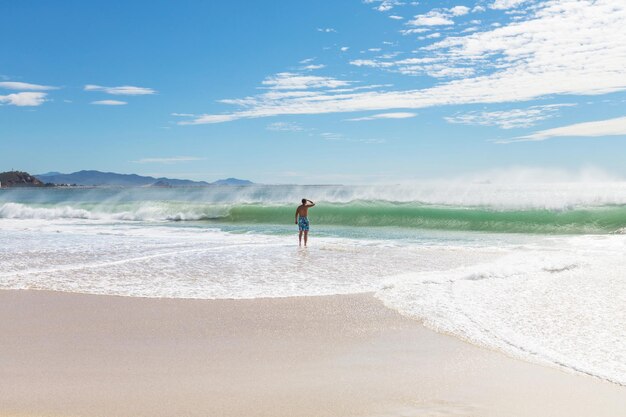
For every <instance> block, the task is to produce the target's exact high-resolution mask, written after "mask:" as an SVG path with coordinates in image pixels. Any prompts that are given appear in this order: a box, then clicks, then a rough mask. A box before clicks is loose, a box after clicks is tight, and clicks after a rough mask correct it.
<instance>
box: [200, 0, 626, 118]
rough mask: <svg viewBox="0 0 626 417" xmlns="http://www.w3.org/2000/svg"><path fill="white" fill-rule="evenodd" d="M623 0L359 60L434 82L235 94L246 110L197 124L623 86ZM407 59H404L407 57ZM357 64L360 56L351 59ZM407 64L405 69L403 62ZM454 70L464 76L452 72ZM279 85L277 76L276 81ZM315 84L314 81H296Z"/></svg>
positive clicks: (535, 13) (557, 10) (564, 7)
mask: <svg viewBox="0 0 626 417" xmlns="http://www.w3.org/2000/svg"><path fill="white" fill-rule="evenodd" d="M624 39H626V4H624V3H620V2H615V1H613V0H577V1H561V0H549V1H546V2H545V3H542V4H541V5H540V6H537V7H536V8H535V9H533V10H532V11H530V12H529V14H528V15H527V16H524V18H523V20H520V21H515V22H512V23H508V24H506V25H504V26H502V27H499V28H492V29H488V30H486V31H483V32H477V33H473V34H469V35H463V36H452V37H447V38H445V39H443V40H441V41H439V42H436V43H434V44H432V45H429V46H427V47H425V48H422V49H420V50H418V51H417V52H418V53H419V55H418V57H417V58H416V59H428V60H430V61H429V62H428V61H424V62H422V63H420V62H415V63H409V62H407V61H406V60H399V61H395V62H394V61H376V60H369V61H367V62H365V61H363V60H361V61H358V63H359V64H360V65H362V66H370V67H376V68H381V69H383V70H389V71H400V72H403V73H407V74H428V75H430V76H432V77H435V78H436V77H441V78H443V79H447V81H442V82H440V83H438V84H435V85H434V86H432V87H429V88H421V89H409V90H397V91H384V90H379V89H377V90H375V91H358V92H357V91H352V92H345V93H343V92H342V93H337V92H331V91H326V90H323V86H324V85H326V84H328V85H330V84H341V83H344V85H345V84H351V85H352V84H353V83H354V81H342V80H338V79H335V78H331V79H329V80H328V81H327V82H326V81H321V80H320V81H319V82H317V84H319V89H317V90H316V91H312V90H309V91H307V95H306V96H301V97H287V98H269V97H268V96H264V95H263V94H260V95H256V96H253V97H246V98H245V99H239V100H238V101H237V100H233V101H232V104H235V103H236V102H238V105H241V106H243V107H244V108H243V109H238V110H237V111H234V112H231V113H227V114H214V115H211V114H208V115H201V116H198V118H196V119H195V120H194V121H193V122H192V123H194V124H195V123H217V122H223V121H230V120H236V119H241V118H253V117H267V116H275V115H289V114H321V113H337V112H357V111H385V110H393V109H419V108H424V107H430V106H442V105H451V104H455V105H459V104H471V103H509V102H521V101H528V100H532V99H537V98H540V97H545V96H553V95H599V94H606V93H610V92H617V91H626V42H624V41H623V40H624ZM403 61H404V62H403ZM352 63H353V65H357V61H353V62H352ZM403 66H404V68H403ZM450 77H461V78H460V79H451V80H450ZM277 84H280V83H277ZM295 84H300V87H301V86H302V85H304V86H305V87H310V88H313V85H315V84H316V82H311V83H306V82H301V83H295Z"/></svg>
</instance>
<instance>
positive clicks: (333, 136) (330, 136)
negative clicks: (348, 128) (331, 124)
mask: <svg viewBox="0 0 626 417" xmlns="http://www.w3.org/2000/svg"><path fill="white" fill-rule="evenodd" d="M319 135H320V137H321V138H322V139H324V140H327V141H333V142H350V143H366V144H382V143H386V142H387V141H386V140H385V139H354V138H349V137H346V136H345V135H343V134H341V133H334V132H323V133H320V134H319Z"/></svg>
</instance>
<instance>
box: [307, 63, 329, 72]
mask: <svg viewBox="0 0 626 417" xmlns="http://www.w3.org/2000/svg"><path fill="white" fill-rule="evenodd" d="M325 67H326V65H324V64H309V65H305V66H303V67H301V69H303V70H306V71H313V70H317V69H322V68H325Z"/></svg>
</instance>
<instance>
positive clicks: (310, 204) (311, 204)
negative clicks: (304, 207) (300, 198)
mask: <svg viewBox="0 0 626 417" xmlns="http://www.w3.org/2000/svg"><path fill="white" fill-rule="evenodd" d="M307 201H308V202H309V204H308V206H309V207H313V206H314V205H315V203H314V202H312V201H311V200H307Z"/></svg>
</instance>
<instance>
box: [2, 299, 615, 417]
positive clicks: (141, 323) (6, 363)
mask: <svg viewBox="0 0 626 417" xmlns="http://www.w3.org/2000/svg"><path fill="white" fill-rule="evenodd" d="M0 335H1V337H0V416H103V417H104V416H107V417H108V416H128V417H130V416H133V417H136V416H151V417H156V416H168V417H169V416H224V417H226V416H242V417H243V416H246V417H250V416H267V417H270V416H272V417H281V416H285V417H287V416H289V417H293V416H316V417H322V416H359V417H361V416H375V417H387V416H389V417H391V416H507V417H514V416H529V417H530V416H533V417H537V416H564V417H565V416H567V417H575V416H581V417H582V416H585V417H589V416H594V417H601V416H615V417H617V416H623V415H626V387H622V386H618V385H615V384H611V383H607V382H604V381H601V380H598V379H595V378H592V377H588V376H583V375H578V374H572V373H567V372H563V371H561V370H559V369H553V368H549V367H544V366H539V365H535V364H530V363H527V362H524V361H520V360H517V359H513V358H509V357H507V356H505V355H502V354H500V353H498V352H494V351H490V350H487V349H483V348H480V347H476V346H473V345H471V344H468V343H465V342H463V341H461V340H458V339H456V338H454V337H451V336H447V335H442V334H438V333H435V332H433V331H430V330H428V329H426V328H425V327H423V326H422V325H420V324H419V323H418V322H416V321H413V320H410V319H407V318H405V317H402V316H400V315H399V314H397V313H396V312H394V311H392V310H389V309H387V308H386V307H384V306H383V305H382V303H380V302H379V301H378V300H376V299H375V298H373V297H372V296H371V295H367V294H365V295H348V296H329V297H299V298H280V299H257V300H171V299H146V298H126V297H113V296H97V295H81V294H68V293H55V292H47V291H0Z"/></svg>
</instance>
